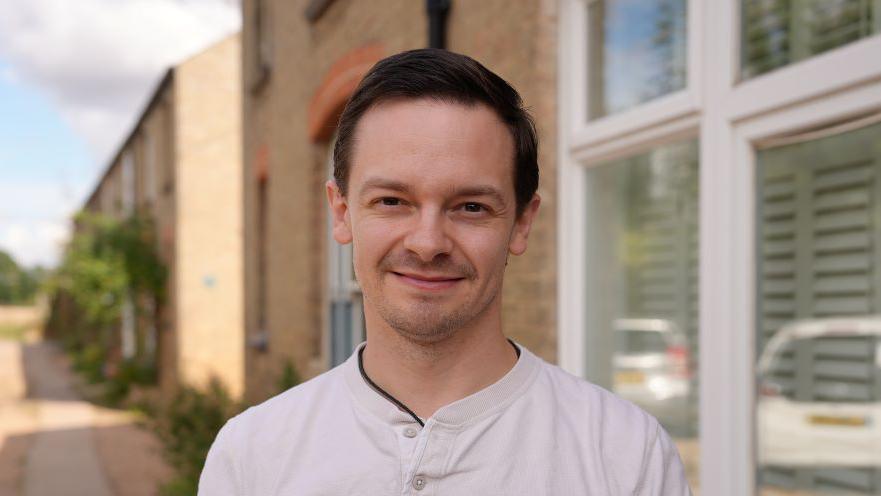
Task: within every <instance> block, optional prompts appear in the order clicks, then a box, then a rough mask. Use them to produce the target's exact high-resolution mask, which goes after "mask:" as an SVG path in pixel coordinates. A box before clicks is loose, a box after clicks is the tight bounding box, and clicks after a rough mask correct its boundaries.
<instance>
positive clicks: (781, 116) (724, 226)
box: [557, 0, 881, 496]
mask: <svg viewBox="0 0 881 496" xmlns="http://www.w3.org/2000/svg"><path fill="white" fill-rule="evenodd" d="M590 1H591V0H560V1H559V6H560V10H559V19H560V35H559V45H558V49H559V51H558V64H559V67H560V77H559V80H558V95H559V97H560V101H561V104H560V105H558V108H559V109H560V112H559V115H558V130H559V131H558V143H557V146H558V149H557V152H558V157H559V158H560V159H559V165H558V171H557V176H558V177H557V180H558V192H559V201H558V204H559V205H561V206H564V208H561V209H559V211H558V212H559V213H558V233H559V234H558V236H559V237H558V264H559V265H558V272H557V273H558V288H557V289H558V291H557V294H558V295H559V296H558V302H557V304H558V308H557V310H558V319H557V321H558V329H557V335H558V357H559V361H560V365H561V366H562V367H563V368H565V369H567V370H569V371H571V372H572V373H574V374H577V375H581V376H583V375H584V373H585V369H586V367H585V364H586V361H587V360H588V358H589V355H588V353H587V349H586V346H587V342H588V336H587V332H585V329H586V322H587V321H588V319H587V318H586V315H587V312H588V311H589V309H588V305H587V304H586V302H589V296H590V295H589V287H588V284H587V278H588V271H589V270H590V266H589V263H588V257H587V256H586V254H587V251H586V250H587V246H588V240H587V239H586V235H587V233H586V229H585V208H586V204H587V202H586V200H585V198H584V195H585V193H586V186H585V182H586V171H587V169H588V168H589V167H590V166H592V165H595V164H597V163H599V162H603V161H606V160H611V159H615V158H622V157H625V156H632V155H634V154H638V153H640V152H642V151H645V150H646V149H649V148H652V147H655V146H658V145H660V144H663V143H668V142H671V141H680V140H684V139H687V138H689V137H699V139H700V338H699V339H700V354H701V359H700V372H699V373H700V422H701V427H700V431H701V434H700V453H701V455H700V492H701V494H712V495H720V496H729V495H730V496H735V495H737V496H741V495H745V494H755V493H756V486H755V484H756V479H755V471H756V468H757V467H756V458H755V450H756V446H755V439H754V437H755V436H754V418H755V408H754V406H755V397H754V394H755V393H754V381H755V356H754V340H755V335H754V334H755V284H756V281H755V273H754V272H755V262H756V260H755V255H754V246H755V235H754V230H755V217H754V212H755V173H756V172H755V171H756V155H755V151H756V149H757V148H760V147H761V146H762V144H763V143H764V142H767V140H769V139H771V138H775V137H779V136H783V135H788V134H791V133H798V132H800V131H802V130H804V129H808V128H812V127H817V126H822V125H824V124H828V123H832V122H835V121H838V120H842V119H848V118H855V117H857V116H859V115H861V114H864V113H868V112H871V111H876V112H881V57H879V56H878V54H879V53H881V35H874V36H871V37H869V38H865V39H862V40H859V41H856V42H853V43H851V44H849V45H846V46H844V47H841V48H838V49H834V50H830V51H828V52H825V53H822V54H820V55H816V56H813V57H811V58H809V59H807V60H804V61H800V62H797V63H793V64H790V65H788V66H786V67H783V68H780V69H777V70H774V71H772V72H769V73H766V74H763V75H760V76H756V77H754V78H752V79H749V80H746V81H743V82H739V79H740V67H739V64H740V57H739V49H740V45H739V37H740V25H739V23H740V19H739V15H740V2H739V0H715V1H713V2H712V3H710V2H702V1H700V0H689V2H688V8H689V11H688V15H689V20H688V27H689V33H688V64H689V66H688V88H686V89H685V90H683V91H682V92H679V93H674V94H672V95H669V96H666V97H662V98H660V99H658V100H656V101H652V102H648V103H645V104H643V105H640V106H638V107H636V108H633V109H630V110H628V111H625V112H622V113H620V114H616V115H613V116H609V117H606V118H602V119H598V120H596V121H593V122H588V121H587V114H586V98H587V85H586V82H587V81H588V80H589V79H588V78H587V71H588V70H589V68H588V67H586V66H587V64H586V61H587V52H586V50H587V40H588V36H587V29H588V26H587V22H586V20H587V12H586V5H587V4H588V3H589V2H590ZM570 103H571V104H570ZM744 330H746V332H744Z"/></svg>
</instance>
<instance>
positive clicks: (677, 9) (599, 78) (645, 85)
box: [588, 0, 687, 119]
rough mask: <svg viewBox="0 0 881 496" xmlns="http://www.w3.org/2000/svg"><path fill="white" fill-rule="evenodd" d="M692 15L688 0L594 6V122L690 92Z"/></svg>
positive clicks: (605, 1) (621, 0)
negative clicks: (687, 85)
mask: <svg viewBox="0 0 881 496" xmlns="http://www.w3.org/2000/svg"><path fill="white" fill-rule="evenodd" d="M686 11H687V8H686V0H595V1H593V2H591V3H590V6H589V7H588V19H589V26H590V29H589V32H590V41H589V50H588V53H589V57H590V60H589V66H588V67H589V71H590V76H591V77H590V83H589V84H590V91H589V94H590V98H589V104H588V106H589V109H588V115H589V116H590V118H591V119H595V118H598V117H602V116H604V115H608V114H614V113H616V112H620V111H622V110H626V109H629V108H631V107H634V106H636V105H638V104H640V103H643V102H646V101H649V100H652V99H654V98H657V97H659V96H663V95H666V94H668V93H672V92H674V91H677V90H681V89H683V88H685V81H686V80H685V75H686V60H687V56H686V17H687V16H686Z"/></svg>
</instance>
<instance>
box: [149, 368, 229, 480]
mask: <svg viewBox="0 0 881 496" xmlns="http://www.w3.org/2000/svg"><path fill="white" fill-rule="evenodd" d="M240 410H241V407H240V405H238V404H237V403H236V402H234V401H233V400H232V399H231V398H230V397H229V394H228V393H227V391H226V389H225V388H224V387H223V385H222V384H221V383H220V381H217V380H212V381H211V383H210V384H209V385H208V388H207V389H206V390H205V391H204V392H203V391H200V390H198V389H195V388H192V387H182V388H181V389H180V391H179V392H178V393H177V394H176V395H175V397H174V398H173V399H172V401H171V402H170V403H168V404H167V405H165V406H164V407H161V408H160V409H159V412H158V415H157V418H156V427H157V432H158V435H159V438H160V439H161V440H162V443H163V444H164V446H165V450H164V451H165V455H166V459H167V460H168V462H169V464H171V466H173V467H175V469H176V472H177V473H176V475H175V477H174V479H172V480H171V481H170V482H168V483H167V484H166V485H165V486H163V488H162V494H164V495H165V496H184V495H195V494H196V489H197V487H198V484H199V474H200V473H201V472H202V467H203V465H204V464H205V458H206V457H207V456H208V449H209V448H211V443H213V442H214V438H215V437H216V436H217V433H218V432H219V431H220V428H221V427H223V424H224V423H226V421H227V419H229V418H230V417H232V416H233V415H235V414H236V413H238V412H239V411H240Z"/></svg>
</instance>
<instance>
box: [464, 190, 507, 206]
mask: <svg viewBox="0 0 881 496" xmlns="http://www.w3.org/2000/svg"><path fill="white" fill-rule="evenodd" d="M454 194H455V195H456V196H489V197H491V198H492V199H494V200H495V201H497V202H499V203H501V204H502V205H505V197H504V196H503V195H502V193H501V192H500V191H499V190H498V189H496V188H494V187H492V186H466V187H464V188H457V189H456V190H455V192H454Z"/></svg>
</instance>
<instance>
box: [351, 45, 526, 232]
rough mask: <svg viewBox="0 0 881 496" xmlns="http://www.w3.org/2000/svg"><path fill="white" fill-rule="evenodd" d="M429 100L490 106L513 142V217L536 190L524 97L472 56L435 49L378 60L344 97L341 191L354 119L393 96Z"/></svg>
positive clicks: (520, 210) (410, 52) (356, 120)
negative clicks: (356, 85) (515, 209)
mask: <svg viewBox="0 0 881 496" xmlns="http://www.w3.org/2000/svg"><path fill="white" fill-rule="evenodd" d="M419 98H430V99H435V100H439V101H444V102H450V103H459V104H463V105H468V106H471V105H475V104H478V103H482V104H485V105H487V106H488V107H490V108H491V109H492V110H493V111H495V113H496V114H497V115H498V116H499V118H500V119H501V121H502V122H503V123H504V124H505V125H506V126H507V127H508V130H509V131H510V132H511V137H512V138H513V141H514V193H515V197H516V199H517V216H518V217H519V216H520V214H521V213H522V212H523V209H524V208H525V207H526V205H527V204H528V203H529V201H530V200H531V199H532V196H533V195H534V194H535V191H536V190H537V189H538V138H536V133H535V124H534V123H533V121H532V117H531V116H530V115H529V112H528V111H527V110H526V108H524V106H523V100H522V99H521V98H520V95H519V94H518V93H517V90H515V89H514V88H513V87H511V85H510V84H508V83H507V81H505V80H504V79H502V78H501V77H499V76H498V75H496V74H495V73H493V72H492V71H490V70H489V69H487V68H486V67H484V66H483V65H481V64H480V63H479V62H477V61H476V60H474V59H472V58H471V57H468V56H465V55H461V54H458V53H453V52H449V51H447V50H440V49H436V48H423V49H419V50H410V51H407V52H402V53H399V54H397V55H392V56H391V57H388V58H385V59H383V60H380V61H379V62H377V63H376V65H374V66H373V68H371V69H370V71H369V72H368V73H367V75H365V76H364V79H362V80H361V82H360V84H358V87H357V88H356V89H355V92H354V93H353V94H352V96H351V98H349V101H348V103H346V107H345V109H344V110H343V113H342V115H341V116H340V121H339V125H338V126H337V139H336V144H335V145H334V149H333V177H334V179H335V180H336V183H337V185H338V186H339V188H340V190H341V191H342V192H343V194H346V192H347V187H348V179H349V170H350V168H351V162H350V160H351V153H352V145H353V143H354V134H355V131H356V127H357V125H358V121H359V120H360V119H361V117H362V116H363V115H364V114H365V113H366V112H367V111H368V110H370V109H371V108H373V107H374V106H376V105H377V104H379V103H380V102H383V101H388V100H394V99H419Z"/></svg>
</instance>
